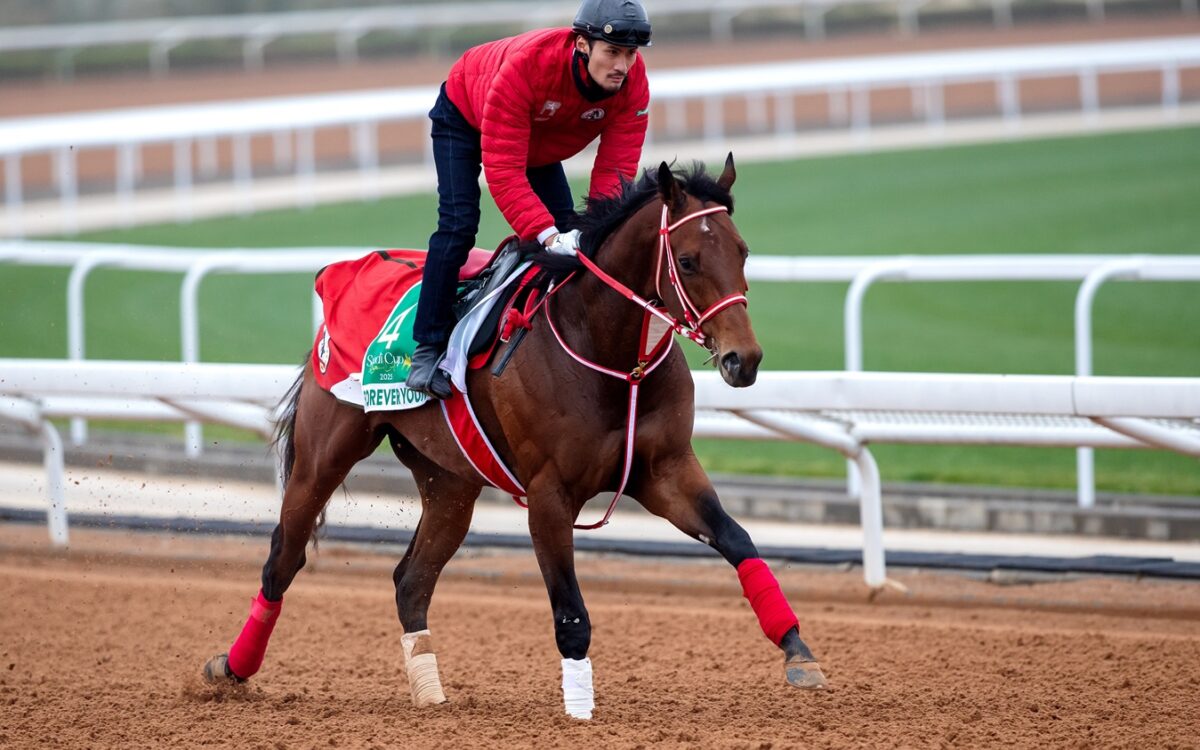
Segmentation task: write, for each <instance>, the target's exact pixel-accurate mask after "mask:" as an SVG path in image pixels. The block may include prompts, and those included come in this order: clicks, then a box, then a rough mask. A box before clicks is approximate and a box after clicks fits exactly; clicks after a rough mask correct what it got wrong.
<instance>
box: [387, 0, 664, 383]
mask: <svg viewBox="0 0 1200 750" xmlns="http://www.w3.org/2000/svg"><path fill="white" fill-rule="evenodd" d="M650 32H651V29H650V21H649V20H648V19H647V17H646V11H645V9H643V8H642V5H641V3H640V2H638V0H583V4H582V5H581V6H580V8H579V13H578V14H577V15H576V16H575V22H574V24H573V25H572V27H571V28H570V29H543V30H539V31H530V32H527V33H525V34H521V35H519V36H514V37H509V38H507V39H500V40H498V41H495V42H489V43H487V44H483V45H480V46H478V47H474V48H472V49H469V50H467V52H466V53H464V54H463V56H462V57H461V58H459V60H458V62H456V63H455V64H454V66H453V67H451V68H450V74H449V76H448V77H447V79H446V82H445V83H443V84H442V89H441V93H440V94H439V95H438V98H437V102H436V103H435V104H434V106H433V109H432V110H430V112H429V118H430V119H431V120H432V121H433V130H432V134H433V156H434V162H435V163H436V166H437V176H438V228H437V231H436V232H434V233H433V236H432V237H430V238H429V256H428V259H427V261H426V264H425V271H424V277H423V281H422V285H421V296H420V300H419V302H418V305H417V318H416V323H415V325H414V328H413V336H414V338H415V339H416V341H417V349H416V351H415V352H414V353H413V360H412V369H411V371H410V372H409V375H408V380H407V382H406V385H407V386H408V387H409V388H412V389H414V390H417V391H421V392H423V393H426V394H428V395H429V396H431V397H433V398H439V399H442V398H447V397H449V396H450V394H451V390H450V379H449V376H448V375H447V374H446V373H445V372H444V371H443V370H441V368H439V367H438V365H439V364H440V362H441V359H442V357H443V356H444V353H445V349H446V343H447V341H448V339H449V337H450V332H451V330H452V329H453V327H454V314H453V311H452V307H453V303H454V299H455V292H456V288H457V284H458V271H459V269H460V268H462V265H463V263H465V262H466V259H467V255H468V253H469V252H470V250H471V247H472V246H474V244H475V235H476V233H477V232H478V231H479V199H480V190H479V172H480V168H481V167H482V169H483V174H484V177H485V178H486V179H487V184H488V189H489V191H490V192H491V194H492V198H493V199H494V200H495V201H496V205H497V207H499V209H500V212H501V213H502V214H503V215H504V218H505V219H506V220H507V221H508V223H509V225H511V226H512V228H513V230H514V231H515V232H516V233H517V235H518V236H519V237H520V238H521V239H522V240H534V239H536V240H537V241H539V242H541V243H543V244H544V245H545V246H546V248H547V249H549V250H551V251H553V252H560V253H566V254H571V253H574V252H575V251H576V250H577V249H578V246H579V232H578V231H568V230H569V229H570V225H571V222H572V220H573V217H574V216H575V209H574V200H573V199H572V197H571V189H570V186H569V185H568V184H567V178H566V176H565V175H564V173H563V167H562V160H563V159H566V158H568V157H571V156H574V155H575V154H577V153H579V152H580V151H582V150H583V149H584V147H586V146H587V145H588V144H589V143H591V142H592V141H594V140H595V139H596V138H597V137H599V138H600V146H599V150H598V151H597V153H596V160H595V163H594V165H593V167H592V177H591V189H590V190H589V194H590V195H591V196H593V197H604V196H610V195H613V194H615V193H616V192H618V191H619V190H620V186H621V181H622V180H631V179H633V177H634V176H635V175H636V173H637V166H638V161H639V159H640V158H641V151H642V143H643V142H644V141H645V138H646V122H647V113H648V111H649V106H650V105H649V102H650V90H649V86H648V84H647V82H646V66H645V64H644V63H643V62H642V59H641V56H640V55H639V54H638V48H639V47H649V46H650ZM560 229H561V231H560Z"/></svg>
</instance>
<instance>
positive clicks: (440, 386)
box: [404, 344, 453, 399]
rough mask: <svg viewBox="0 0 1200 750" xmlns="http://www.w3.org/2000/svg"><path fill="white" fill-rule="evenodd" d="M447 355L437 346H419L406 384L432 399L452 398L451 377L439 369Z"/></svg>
mask: <svg viewBox="0 0 1200 750" xmlns="http://www.w3.org/2000/svg"><path fill="white" fill-rule="evenodd" d="M445 354H446V352H445V350H444V349H442V347H440V346H438V345H436V344H417V349H416V351H414V352H413V358H412V369H410V370H409V371H408V379H407V380H405V381H404V384H405V385H406V386H408V387H409V388H411V389H413V390H414V391H420V392H421V393H424V394H425V395H427V396H429V397H430V398H436V399H446V398H450V395H451V393H453V391H452V390H451V389H450V376H449V375H448V374H447V373H446V371H445V370H443V369H442V368H440V367H438V365H439V364H440V363H441V361H442V357H444V356H445Z"/></svg>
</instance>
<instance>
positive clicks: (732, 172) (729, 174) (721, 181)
mask: <svg viewBox="0 0 1200 750" xmlns="http://www.w3.org/2000/svg"><path fill="white" fill-rule="evenodd" d="M736 179H737V170H736V169H734V168H733V152H732V151H730V152H729V156H726V157H725V171H724V172H722V173H721V176H720V177H718V178H717V184H718V185H720V186H721V189H722V190H724V191H725V192H729V188H731V187H733V181H734V180H736Z"/></svg>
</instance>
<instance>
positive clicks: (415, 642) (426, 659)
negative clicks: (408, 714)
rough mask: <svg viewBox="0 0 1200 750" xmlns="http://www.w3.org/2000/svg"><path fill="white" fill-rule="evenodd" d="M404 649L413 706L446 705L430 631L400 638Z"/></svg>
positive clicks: (408, 634) (420, 631)
mask: <svg viewBox="0 0 1200 750" xmlns="http://www.w3.org/2000/svg"><path fill="white" fill-rule="evenodd" d="M400 645H401V646H402V647H403V648H404V668H405V670H406V671H407V672H408V689H409V690H411V691H412V699H413V704H414V705H415V706H417V708H420V707H422V706H432V705H434V704H435V703H445V702H446V694H445V693H443V692H442V680H441V678H440V677H438V668H437V656H435V655H434V653H433V638H432V637H431V636H430V634H429V631H428V630H418V631H417V632H415V633H405V634H404V635H402V636H401V637H400Z"/></svg>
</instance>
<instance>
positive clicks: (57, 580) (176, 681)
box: [0, 526, 1200, 748]
mask: <svg viewBox="0 0 1200 750" xmlns="http://www.w3.org/2000/svg"><path fill="white" fill-rule="evenodd" d="M72 533H73V542H72V543H73V547H72V551H71V552H70V553H69V554H66V555H54V554H50V553H48V552H47V551H46V546H45V542H44V539H45V530H44V529H43V528H28V527H17V526H0V602H3V606H2V607H0V747H19V748H26V747H29V748H34V747H36V748H46V747H96V748H107V747H130V746H134V747H146V746H167V745H171V746H184V747H190V746H201V745H218V746H222V745H228V746H232V745H237V746H240V747H263V748H308V747H317V748H325V747H399V746H416V747H462V746H466V747H475V746H485V745H486V746H518V747H533V746H538V747H545V746H547V745H554V746H579V747H589V746H602V747H637V746H649V745H654V746H668V747H671V746H680V747H700V746H703V747H774V748H778V747H811V746H817V747H853V746H860V747H880V746H896V747H930V746H954V747H979V746H1010V747H1045V746H1053V747H1063V746H1071V747H1100V746H1137V747H1197V746H1198V745H1200V732H1198V728H1200V707H1198V704H1197V701H1196V695H1197V693H1198V691H1200V585H1198V584H1193V583H1161V582H1140V583H1134V582H1129V581H1115V580H1102V579H1093V580H1087V581H1075V582H1059V583H1042V584H1037V585H1032V586H1015V587H997V586H994V585H991V584H986V583H981V582H976V581H970V580H967V579H965V578H962V577H959V576H951V575H931V574H923V575H922V574H909V575H903V574H902V575H900V576H899V578H900V579H901V580H903V581H904V582H905V583H906V584H907V585H908V586H909V587H910V588H911V592H910V594H909V595H907V596H904V595H901V594H898V593H894V592H889V593H886V594H884V595H883V596H882V597H881V598H880V599H879V600H877V601H876V602H875V603H873V604H870V603H867V602H866V600H865V597H864V592H863V590H862V588H861V578H859V577H858V574H857V573H856V572H855V573H842V572H826V571H804V570H791V569H789V570H783V571H781V574H780V579H781V581H782V583H783V585H784V589H785V590H786V591H787V592H788V594H789V596H790V598H791V599H792V601H793V603H794V605H796V609H797V610H798V612H799V613H800V616H801V627H802V632H803V633H804V635H805V637H806V638H807V639H808V641H809V643H811V644H812V645H813V647H814V649H815V650H816V652H817V655H818V657H819V658H820V659H821V661H822V663H823V664H824V666H825V668H826V672H827V674H828V675H829V677H830V679H831V682H832V685H833V690H831V691H828V692H826V693H819V694H813V693H802V692H800V691H797V690H794V689H792V688H790V687H788V686H787V685H785V684H784V682H783V679H782V675H781V671H780V665H781V658H780V656H779V654H778V652H777V651H776V650H775V649H773V648H772V647H771V646H770V645H769V644H767V643H766V641H765V640H764V639H763V638H762V636H761V634H760V633H759V632H758V630H757V626H756V624H755V622H754V620H753V616H752V615H751V613H750V612H749V609H748V607H747V606H746V605H745V603H744V602H743V601H742V600H741V598H740V596H739V594H738V589H737V584H736V578H735V577H734V575H733V573H732V571H730V570H729V569H728V568H727V567H726V566H724V564H723V563H717V562H714V563H711V564H708V563H695V562H691V563H679V562H668V561H631V560H622V559H613V558H602V557H594V556H593V557H581V558H580V562H579V570H580V578H581V581H582V585H583V589H584V593H585V596H586V597H587V601H588V604H589V609H590V611H591V614H592V619H593V622H594V624H595V637H594V641H593V647H592V652H591V657H592V660H593V663H594V665H595V669H596V690H597V718H596V719H595V720H594V721H592V722H590V723H578V722H574V721H573V720H570V719H568V718H566V717H565V716H563V715H561V713H562V706H561V697H560V694H559V690H558V680H559V676H558V655H557V653H556V651H555V648H554V637H553V631H552V625H551V620H550V617H549V608H548V605H547V603H546V600H545V593H544V590H543V589H542V585H541V581H540V578H539V577H538V575H537V569H536V565H535V563H534V561H533V556H532V553H529V552H516V553H504V554H481V553H476V554H471V555H464V554H463V553H460V556H459V558H458V559H456V560H455V561H454V562H453V563H452V564H451V567H450V568H449V569H448V571H447V577H446V578H445V579H444V580H443V584H442V586H441V588H440V589H439V592H438V595H437V597H436V598H435V600H434V604H433V609H432V611H431V618H430V624H431V628H432V630H433V633H434V637H435V639H436V645H437V647H438V656H439V660H440V662H441V665H442V676H443V680H444V682H445V684H446V689H447V694H448V696H449V698H450V703H449V704H448V705H445V706H441V707H437V708H433V709H425V710H417V709H414V708H413V707H412V705H411V704H410V702H409V699H408V695H407V687H406V683H405V681H404V677H403V673H402V671H401V666H400V661H401V657H400V655H399V654H400V649H399V641H400V628H399V625H398V623H397V621H396V617H395V611H394V605H393V602H392V592H391V584H390V576H389V572H390V566H391V565H392V564H393V563H394V561H395V559H396V558H397V556H398V554H399V552H398V551H396V550H381V551H382V552H386V554H375V553H373V552H369V551H361V550H353V549H346V548H333V549H330V548H324V549H323V550H322V552H321V553H320V554H319V555H317V556H316V557H315V560H314V563H313V564H311V565H310V571H309V572H307V573H305V574H302V575H301V577H300V578H299V579H298V580H297V583H296V585H295V586H294V587H293V589H292V591H291V592H290V593H289V594H288V598H287V601H286V606H285V608H284V613H283V615H282V618H281V621H280V625H279V626H278V628H277V630H276V634H275V639H274V642H273V644H272V646H271V650H270V651H269V653H268V654H267V661H266V665H265V666H264V668H263V671H262V672H260V673H259V675H258V676H257V677H256V678H255V679H254V680H253V681H252V682H251V684H250V685H249V686H248V687H245V688H240V689H235V690H226V691H218V690H215V689H213V688H210V687H208V686H207V685H205V684H204V683H203V682H202V681H201V680H200V679H199V677H198V675H199V670H200V666H201V665H202V664H203V662H204V660H205V659H206V658H207V657H208V656H210V655H211V654H212V653H215V652H217V651H222V650H225V648H226V647H227V646H228V644H229V642H230V641H231V639H232V638H233V636H234V635H236V632H237V629H238V628H239V627H240V624H241V622H242V620H243V618H244V616H245V612H246V609H247V607H248V602H249V599H250V597H251V595H252V594H253V593H254V591H255V589H256V581H257V567H258V564H259V562H260V560H261V556H262V555H263V554H264V552H265V545H266V542H265V540H263V539H251V540H246V541H240V540H228V539H207V540H200V541H197V540H194V539H169V538H167V537H163V536H153V535H131V534H125V533H116V532H84V531H81V530H75V531H73V532H72Z"/></svg>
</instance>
